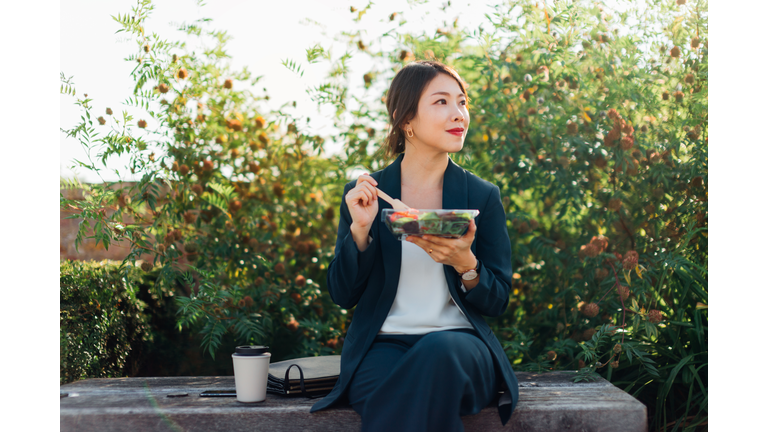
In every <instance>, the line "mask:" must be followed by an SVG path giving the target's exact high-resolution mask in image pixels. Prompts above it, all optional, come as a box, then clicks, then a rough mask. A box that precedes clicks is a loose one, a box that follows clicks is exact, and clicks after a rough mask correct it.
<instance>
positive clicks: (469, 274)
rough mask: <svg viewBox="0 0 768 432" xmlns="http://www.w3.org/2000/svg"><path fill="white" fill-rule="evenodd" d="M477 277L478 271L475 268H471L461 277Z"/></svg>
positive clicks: (465, 278) (468, 278)
mask: <svg viewBox="0 0 768 432" xmlns="http://www.w3.org/2000/svg"><path fill="white" fill-rule="evenodd" d="M476 277H477V272H476V271H475V270H470V271H468V272H466V273H464V274H463V275H461V278H462V279H464V280H472V279H474V278H476Z"/></svg>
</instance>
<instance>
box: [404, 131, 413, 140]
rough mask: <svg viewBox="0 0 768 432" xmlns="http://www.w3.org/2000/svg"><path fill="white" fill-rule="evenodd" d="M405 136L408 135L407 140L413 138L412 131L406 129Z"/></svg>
mask: <svg viewBox="0 0 768 432" xmlns="http://www.w3.org/2000/svg"><path fill="white" fill-rule="evenodd" d="M405 134H406V135H408V138H413V131H412V130H410V129H408V130H406V131H405Z"/></svg>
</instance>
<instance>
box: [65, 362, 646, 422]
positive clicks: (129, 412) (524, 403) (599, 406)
mask: <svg viewBox="0 0 768 432" xmlns="http://www.w3.org/2000/svg"><path fill="white" fill-rule="evenodd" d="M572 376H573V373H572V372H549V373H545V374H536V373H526V372H519V373H517V378H518V380H519V381H520V402H519V403H518V405H517V408H516V409H515V411H514V412H513V413H512V418H510V420H509V423H507V425H506V426H502V425H501V421H499V415H498V412H497V410H496V407H495V406H489V407H487V408H485V409H483V410H482V411H481V412H480V413H478V414H475V415H472V416H465V417H462V420H463V421H464V427H465V430H466V431H468V432H471V431H482V432H492V431H521V432H522V431H526V432H536V431H547V432H552V431H611V432H619V431H633V432H634V431H642V432H646V431H647V420H646V408H645V405H643V404H642V403H640V402H639V401H637V400H636V399H635V398H633V397H632V396H630V395H629V394H627V393H626V392H624V391H622V390H620V389H618V388H617V387H615V386H614V385H613V384H611V383H609V382H608V381H606V380H604V379H600V380H598V381H593V382H589V383H586V382H579V383H573V382H571V379H570V378H571V377H572ZM234 388H235V380H234V377H231V376H229V377H155V378H96V379H87V380H82V381H77V382H74V383H70V384H65V385H62V386H61V400H60V402H61V405H60V412H59V413H60V414H59V415H60V419H61V423H60V426H61V431H100V432H101V431H126V432H136V431H142V432H153V431H189V432H193V431H200V432H212V431H233V432H234V431H248V432H252V431H270V432H280V431H322V432H327V431H338V432H347V431H349V432H353V431H354V432H357V431H359V430H360V427H361V423H360V416H359V415H358V414H357V413H356V412H355V411H354V410H353V409H352V408H351V407H349V406H341V407H336V408H331V409H329V410H325V411H319V412H316V413H312V414H310V412H309V409H310V407H311V406H312V405H313V404H314V403H315V402H316V401H317V400H313V399H306V398H303V397H286V396H281V395H273V394H267V400H266V401H264V402H261V403H257V404H242V403H239V402H237V401H236V400H235V398H233V397H218V398H211V397H200V396H199V394H200V393H201V392H203V391H205V390H218V389H234ZM172 393H187V394H188V396H185V397H168V395H169V394H172Z"/></svg>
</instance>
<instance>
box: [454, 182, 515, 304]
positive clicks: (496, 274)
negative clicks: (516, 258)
mask: <svg viewBox="0 0 768 432" xmlns="http://www.w3.org/2000/svg"><path fill="white" fill-rule="evenodd" d="M484 207H485V208H484V210H485V211H484V212H483V213H481V214H483V215H484V217H483V218H482V220H481V223H479V224H478V226H477V232H476V234H475V242H476V243H475V246H476V251H477V252H476V257H477V261H478V264H479V269H478V278H479V279H480V280H479V282H478V283H477V285H475V287H474V288H472V289H471V290H469V292H467V294H466V296H465V300H466V301H468V302H469V303H470V304H472V305H473V306H474V307H475V308H477V309H478V310H479V311H480V313H481V314H483V315H486V316H490V317H497V316H499V315H501V314H502V313H504V311H505V310H506V309H507V305H508V304H509V292H510V290H511V288H512V245H511V244H510V241H509V231H508V230H507V216H506V212H505V211H504V206H503V204H502V203H501V193H500V192H499V187H498V186H496V185H494V186H493V190H492V191H491V193H490V194H489V196H488V200H487V202H486V204H485V206H484Z"/></svg>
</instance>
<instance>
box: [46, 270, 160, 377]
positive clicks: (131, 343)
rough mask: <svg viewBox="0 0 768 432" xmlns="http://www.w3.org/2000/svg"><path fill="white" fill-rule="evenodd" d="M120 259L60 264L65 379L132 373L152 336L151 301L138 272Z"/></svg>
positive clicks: (62, 365) (62, 364)
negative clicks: (141, 295) (142, 295)
mask: <svg viewBox="0 0 768 432" xmlns="http://www.w3.org/2000/svg"><path fill="white" fill-rule="evenodd" d="M117 267H118V265H116V264H114V263H109V262H108V261H102V262H90V263H88V262H80V261H62V262H61V265H60V279H59V280H60V312H59V324H60V327H59V339H60V347H59V349H60V351H59V352H60V359H59V370H60V374H59V375H60V383H62V384H63V383H68V382H72V381H77V380H79V379H85V378H111V377H122V376H129V375H132V374H133V373H135V372H136V371H137V370H138V367H139V354H140V351H141V349H142V347H143V346H144V344H145V342H147V341H151V338H152V333H151V332H149V331H148V330H149V327H148V325H147V316H146V315H145V313H144V310H145V308H146V303H144V302H143V301H141V300H139V299H138V298H137V296H136V294H137V291H138V280H137V279H138V277H137V274H136V272H135V271H134V272H130V271H128V272H126V273H125V274H120V273H118V272H116V271H115V269H116V268H117Z"/></svg>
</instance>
